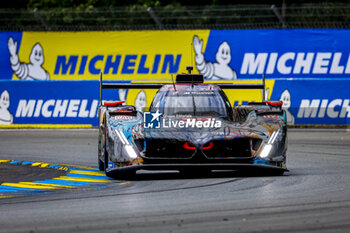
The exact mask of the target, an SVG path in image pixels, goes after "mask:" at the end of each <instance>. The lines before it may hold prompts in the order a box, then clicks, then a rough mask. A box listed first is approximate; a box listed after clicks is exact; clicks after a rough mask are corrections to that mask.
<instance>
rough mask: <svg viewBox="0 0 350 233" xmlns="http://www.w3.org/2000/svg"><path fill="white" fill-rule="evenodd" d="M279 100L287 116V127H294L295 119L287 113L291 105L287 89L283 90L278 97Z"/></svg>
mask: <svg viewBox="0 0 350 233" xmlns="http://www.w3.org/2000/svg"><path fill="white" fill-rule="evenodd" d="M280 100H281V101H282V102H283V104H282V108H283V109H284V110H285V111H286V115H287V125H294V123H295V119H294V116H293V114H292V113H291V112H290V111H289V108H290V107H291V105H292V102H291V98H290V92H289V91H288V89H285V90H284V91H283V92H282V94H281V97H280Z"/></svg>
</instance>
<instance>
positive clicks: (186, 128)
mask: <svg viewBox="0 0 350 233" xmlns="http://www.w3.org/2000/svg"><path fill="white" fill-rule="evenodd" d="M121 87H124V88H125V87H128V88H159V87H160V89H159V90H158V92H157V93H156V94H155V96H154V98H153V101H152V104H151V106H150V108H149V112H145V113H141V112H138V111H136V109H135V107H134V106H125V105H122V104H123V102H122V101H117V102H105V103H104V104H103V105H101V106H100V107H99V150H98V162H99V168H100V170H104V171H106V174H107V175H109V176H115V175H118V174H122V173H125V174H128V173H134V172H135V171H137V170H139V169H144V170H179V171H180V172H189V173H193V172H197V171H210V170H240V171H241V170H242V171H248V172H256V171H264V172H265V173H266V172H267V173H269V174H274V175H281V174H283V173H284V172H285V171H287V169H286V164H285V163H286V151H287V143H286V142H287V126H286V119H285V113H284V111H283V110H282V109H281V105H282V102H279V101H276V102H274V101H263V102H260V103H249V104H248V105H244V106H243V105H241V106H234V107H232V106H231V104H230V102H229V100H228V98H227V96H226V94H225V93H224V91H223V90H222V88H238V89H240V88H246V89H247V88H259V87H261V85H260V86H258V87H256V86H254V85H253V86H252V85H234V84H230V85H228V84H206V83H203V77H202V76H201V75H191V74H189V75H178V76H177V79H176V83H173V84H164V85H161V84H154V85H152V84H149V85H147V84H144V85H142V84H141V85H140V84H136V85H133V84H122V85H118V84H103V83H102V88H121ZM262 87H263V88H264V86H262Z"/></svg>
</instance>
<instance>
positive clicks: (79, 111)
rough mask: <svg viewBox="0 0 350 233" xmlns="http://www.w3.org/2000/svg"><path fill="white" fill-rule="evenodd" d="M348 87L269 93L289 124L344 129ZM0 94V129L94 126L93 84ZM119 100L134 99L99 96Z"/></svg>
mask: <svg viewBox="0 0 350 233" xmlns="http://www.w3.org/2000/svg"><path fill="white" fill-rule="evenodd" d="M349 86H350V79H279V80H275V83H274V86H273V88H272V90H270V91H272V93H271V99H272V100H280V99H281V100H283V102H284V103H283V108H284V109H285V110H286V111H287V119H288V123H289V124H290V125H294V124H295V125H305V124H327V125H349V124H350V114H349V112H350V96H349V93H350V91H349V90H350V88H349ZM0 94H1V98H0V124H88V125H92V126H97V124H98V120H97V109H98V105H99V82H98V81H0ZM123 98H134V96H128V92H127V91H126V92H120V91H119V90H104V92H103V99H104V100H120V99H123ZM147 98H148V99H149V100H150V101H151V100H152V97H151V96H149V97H147ZM231 101H232V100H231ZM148 105H149V103H148Z"/></svg>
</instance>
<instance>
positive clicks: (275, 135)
mask: <svg viewBox="0 0 350 233" xmlns="http://www.w3.org/2000/svg"><path fill="white" fill-rule="evenodd" d="M281 132H282V131H281V129H277V130H275V131H274V132H273V133H272V135H271V137H270V138H269V140H268V141H267V143H266V144H265V145H264V146H263V149H262V151H261V153H260V155H259V156H260V158H266V157H268V156H269V155H270V153H271V150H272V149H273V144H274V143H275V142H276V140H277V138H278V136H280V134H281Z"/></svg>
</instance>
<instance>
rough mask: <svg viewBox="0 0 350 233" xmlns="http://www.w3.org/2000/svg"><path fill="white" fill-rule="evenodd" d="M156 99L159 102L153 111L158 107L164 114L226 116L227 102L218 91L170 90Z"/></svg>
mask: <svg viewBox="0 0 350 233" xmlns="http://www.w3.org/2000/svg"><path fill="white" fill-rule="evenodd" d="M158 94H160V93H158ZM155 100H156V101H157V102H158V103H154V106H153V109H152V111H155V110H157V109H158V110H159V111H160V112H161V113H162V114H163V115H191V116H214V117H215V116H222V117H224V116H226V107H225V103H224V101H223V99H222V97H221V96H220V94H219V93H218V92H217V91H212V90H210V91H168V92H166V93H163V95H162V94H160V95H159V96H156V97H155Z"/></svg>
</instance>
